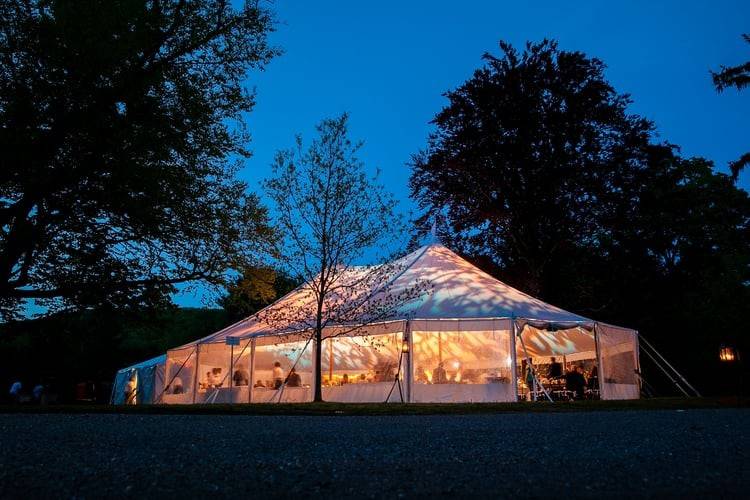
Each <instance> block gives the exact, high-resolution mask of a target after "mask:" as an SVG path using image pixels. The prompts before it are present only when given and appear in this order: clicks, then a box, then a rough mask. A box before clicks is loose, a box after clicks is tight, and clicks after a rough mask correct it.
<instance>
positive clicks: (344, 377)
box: [341, 373, 349, 385]
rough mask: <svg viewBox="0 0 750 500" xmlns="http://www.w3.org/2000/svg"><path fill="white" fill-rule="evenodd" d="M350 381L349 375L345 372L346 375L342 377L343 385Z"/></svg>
mask: <svg viewBox="0 0 750 500" xmlns="http://www.w3.org/2000/svg"><path fill="white" fill-rule="evenodd" d="M348 383H349V375H347V374H346V373H344V376H343V377H341V385H346V384H348Z"/></svg>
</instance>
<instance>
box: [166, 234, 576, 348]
mask: <svg viewBox="0 0 750 500" xmlns="http://www.w3.org/2000/svg"><path fill="white" fill-rule="evenodd" d="M395 265H396V266H397V268H398V269H399V270H400V272H398V273H397V274H396V275H395V276H394V277H392V278H391V283H390V284H389V285H388V286H389V290H388V292H387V293H388V294H390V295H392V296H395V295H397V294H398V293H399V292H400V291H404V290H409V289H413V287H414V283H416V282H417V281H418V280H424V281H423V282H427V283H429V285H430V289H429V290H428V291H426V292H424V293H422V294H421V295H420V296H419V297H417V298H415V299H413V300H410V301H408V302H405V303H403V304H401V305H400V306H399V307H398V308H396V310H395V311H391V314H390V315H389V316H388V317H385V318H381V321H395V320H406V319H469V318H471V319H477V318H510V317H516V318H525V319H533V320H541V321H548V322H566V323H567V322H575V323H589V322H591V320H589V319H588V318H585V317H583V316H579V315H577V314H573V313H571V312H568V311H565V310H563V309H560V308H559V307H555V306H553V305H551V304H547V303H546V302H544V301H541V300H539V299H536V298H534V297H531V296H530V295H527V294H525V293H523V292H521V291H519V290H516V289H515V288H513V287H510V286H508V285H506V284H505V283H503V282H502V281H500V280H497V279H495V278H493V277H492V276H490V275H489V274H487V273H485V272H483V271H481V270H480V269H478V268H477V267H475V266H473V265H472V264H470V263H469V262H468V261H466V260H464V259H462V258H461V257H459V256H458V255H457V254H455V253H454V252H452V251H451V250H449V249H448V248H446V247H445V246H443V245H440V244H437V243H435V244H431V245H426V246H423V247H421V248H419V249H418V250H416V251H414V252H412V253H410V254H408V255H406V256H405V257H402V258H401V259H398V260H397V261H395ZM365 269H368V268H366V267H358V268H353V269H352V270H351V271H350V273H351V274H352V275H353V276H354V277H355V278H356V276H357V275H358V274H357V273H362V272H363V270H365ZM378 293H379V292H378V290H372V291H369V292H367V295H370V296H371V297H372V299H368V300H374V299H376V298H377V297H378ZM313 306H314V304H313V302H312V297H311V293H310V292H309V289H308V288H307V287H306V285H302V286H300V287H299V288H297V289H295V290H294V291H292V292H291V293H289V294H287V295H286V296H284V297H282V298H281V299H279V300H278V301H276V302H275V303H274V304H272V305H270V306H269V307H268V308H266V309H271V308H272V309H275V310H281V309H284V308H295V309H296V310H297V311H300V312H301V313H302V314H303V315H309V318H313V317H314V307H313ZM297 325H299V323H297ZM299 329H300V328H299V326H295V325H293V324H286V325H284V324H279V325H274V327H273V328H270V327H269V325H268V324H267V323H265V322H263V321H261V320H259V319H258V317H257V315H254V316H250V317H249V318H246V319H244V320H242V321H240V322H238V323H235V324H234V325H231V326H229V327H227V328H225V329H223V330H221V331H219V332H216V333H214V334H212V335H209V336H208V337H205V338H203V339H200V340H198V341H196V342H192V343H190V344H186V345H184V346H181V347H180V348H186V347H189V346H193V345H195V344H196V343H202V342H224V339H225V338H226V337H241V338H248V337H252V336H261V335H272V334H279V333H283V332H291V331H296V330H299Z"/></svg>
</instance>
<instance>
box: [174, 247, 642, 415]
mask: <svg viewBox="0 0 750 500" xmlns="http://www.w3.org/2000/svg"><path fill="white" fill-rule="evenodd" d="M397 266H398V268H399V269H400V271H399V272H398V273H397V274H396V275H395V276H394V277H393V278H392V281H391V282H390V283H389V284H388V292H387V293H389V294H391V295H394V296H395V295H397V294H398V293H399V291H401V290H407V289H410V288H413V285H414V283H416V282H419V281H420V280H421V282H427V283H429V284H430V289H429V290H428V291H426V292H425V293H422V294H421V295H419V296H418V297H417V298H414V299H412V300H409V301H407V302H405V303H402V304H400V305H399V306H398V307H397V308H395V309H394V310H392V311H390V312H389V314H388V315H387V316H386V317H382V318H378V321H377V322H370V323H368V324H365V325H361V326H360V327H358V328H356V329H355V330H351V328H345V327H350V326H351V325H337V324H329V325H328V327H327V328H326V329H325V331H324V334H323V337H324V341H323V343H322V346H321V347H322V352H321V358H322V366H321V368H322V373H323V377H324V379H323V383H324V387H323V398H324V399H325V400H327V401H350V402H380V401H386V400H389V401H401V400H403V401H409V402H490V401H493V402H497V401H516V400H517V399H518V398H519V395H522V396H525V394H526V393H529V392H533V394H534V396H535V397H536V396H539V397H551V394H550V392H552V390H553V389H554V387H555V386H557V385H559V384H557V381H556V380H552V379H551V377H547V368H546V367H545V365H546V364H547V363H549V362H550V358H551V357H553V356H554V357H556V358H558V362H559V361H562V362H563V363H568V364H569V366H570V364H572V363H575V364H576V365H579V364H580V365H582V366H583V367H584V369H585V370H586V372H587V374H588V375H589V376H591V375H593V374H594V373H592V372H594V371H595V370H598V374H599V375H598V381H599V383H598V388H597V389H596V390H595V391H593V392H595V393H596V394H597V395H598V394H599V389H600V395H601V397H602V398H603V399H633V398H637V397H638V396H639V382H638V379H637V375H636V373H637V370H638V335H637V332H635V331H634V330H629V329H626V328H620V327H615V326H612V325H606V324H603V323H599V322H596V321H593V320H591V319H588V318H585V317H582V316H579V315H576V314H574V313H571V312H568V311H565V310H563V309H560V308H558V307H555V306H553V305H550V304H547V303H545V302H543V301H541V300H539V299H536V298H534V297H531V296H529V295H527V294H524V293H522V292H520V291H518V290H516V289H514V288H512V287H510V286H508V285H506V284H504V283H503V282H501V281H499V280H497V279H495V278H493V277H492V276H490V275H488V274H486V273H484V272H482V271H481V270H479V269H478V268H476V267H474V266H473V265H471V264H470V263H469V262H467V261H466V260H464V259H462V258H461V257H459V256H458V255H456V254H455V253H453V252H452V251H450V250H449V249H448V248H446V247H445V246H442V245H440V244H432V245H427V246H424V247H422V248H420V249H419V250H417V251H415V252H413V253H411V254H409V255H407V256H406V257H403V258H402V259H400V260H399V261H397ZM352 272H357V271H356V270H355V271H352ZM382 293H384V292H382V291H379V290H378V289H376V290H368V291H367V292H366V293H365V295H367V297H368V298H367V300H375V299H376V298H377V297H378V295H379V294H382ZM312 305H313V302H312V297H311V294H310V293H309V289H308V288H307V287H306V286H305V285H303V286H301V287H299V288H298V289H296V290H294V291H293V292H291V293H290V294H288V295H286V296H285V297H282V298H281V299H280V300H278V301H277V302H275V303H274V304H272V305H271V306H269V308H267V310H271V311H273V310H276V311H283V310H285V309H288V308H294V309H295V310H297V311H302V312H305V311H307V312H308V313H309V314H310V316H311V317H312V314H313V308H312ZM302 323H304V322H291V321H289V322H287V323H281V324H280V323H278V322H277V323H275V324H273V326H271V325H270V324H269V322H268V321H267V320H265V319H263V314H260V315H254V316H251V317H249V318H247V319H245V320H242V321H240V322H238V323H236V324H234V325H231V326H229V327H227V328H225V329H223V330H221V331H219V332H216V333H214V334H212V335H209V336H208V337H205V338H203V339H200V340H197V341H195V342H192V343H189V344H186V345H184V346H180V347H178V348H175V349H172V350H170V351H169V352H168V353H167V359H166V374H165V390H164V391H163V395H162V397H161V401H163V402H165V403H205V402H209V403H210V402H272V401H309V400H311V399H312V389H311V386H312V385H313V377H314V373H315V367H314V366H313V360H314V356H313V348H314V345H313V343H312V342H310V341H309V339H310V337H311V335H310V332H309V330H308V331H303V330H304V328H302V327H301V324H302ZM344 331H345V332H346V333H343V334H342V332H344ZM277 362H278V363H279V364H280V365H281V366H280V368H281V370H282V372H283V373H284V374H288V372H289V371H290V370H291V369H292V368H294V370H295V372H296V373H297V374H299V375H300V379H301V380H300V382H301V383H299V384H297V383H295V384H293V385H294V387H291V386H290V385H292V384H288V383H286V384H285V385H284V386H283V387H282V388H280V389H277V388H275V387H273V386H274V377H273V369H274V364H275V363H277ZM527 365H531V366H532V367H533V369H532V370H530V372H531V379H533V381H532V380H531V379H530V377H529V376H528V375H526V371H525V369H524V367H526V366H527ZM230 374H231V375H232V376H230ZM175 381H177V382H178V383H177V384H175ZM246 381H249V384H246ZM175 386H177V387H178V389H177V390H175ZM254 386H257V387H254ZM269 386H271V387H269Z"/></svg>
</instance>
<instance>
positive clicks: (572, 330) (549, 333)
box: [516, 323, 600, 401]
mask: <svg viewBox="0 0 750 500" xmlns="http://www.w3.org/2000/svg"><path fill="white" fill-rule="evenodd" d="M598 359H599V356H598V351H597V342H596V338H595V332H594V331H593V330H587V329H585V328H583V327H580V326H573V327H570V326H569V327H567V328H555V327H554V325H539V326H532V325H531V324H529V323H526V324H523V325H522V326H520V327H519V328H518V329H517V338H516V374H517V377H518V399H519V400H520V401H573V400H582V399H599V398H600V391H599V362H598Z"/></svg>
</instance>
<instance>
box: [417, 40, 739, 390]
mask: <svg viewBox="0 0 750 500" xmlns="http://www.w3.org/2000/svg"><path fill="white" fill-rule="evenodd" d="M501 50H502V53H501V54H500V55H499V56H493V55H490V54H487V55H485V58H484V59H485V65H484V66H483V67H482V68H481V69H479V70H477V71H476V72H475V73H474V75H473V77H472V78H471V79H469V80H468V81H466V82H465V83H464V84H463V85H461V86H460V87H459V88H457V89H455V90H452V91H450V92H448V93H447V94H446V97H447V98H448V100H449V104H448V105H447V106H446V107H445V108H444V109H443V110H442V111H440V113H438V114H437V115H436V117H435V119H434V122H433V123H434V124H435V126H436V131H435V132H434V133H433V134H432V135H431V137H430V140H429V144H428V147H427V148H426V149H425V150H424V151H422V152H420V153H419V154H417V155H415V156H414V159H413V173H412V177H411V189H412V195H413V197H414V198H415V199H416V200H417V202H418V203H419V206H420V208H421V209H423V211H424V212H423V213H424V215H423V216H422V220H421V221H420V222H421V224H420V226H421V227H428V224H427V223H428V221H429V220H431V219H433V220H434V219H437V220H439V221H440V222H441V226H440V228H441V229H442V232H441V237H442V239H443V240H444V241H445V242H446V243H448V244H449V245H451V246H452V247H453V248H455V249H458V250H459V251H461V252H462V253H463V254H464V255H465V256H467V257H468V258H469V259H470V260H473V261H474V262H475V263H476V264H478V265H479V266H480V267H482V268H484V269H485V270H486V271H488V272H490V273H491V274H494V275H495V276H497V277H499V278H500V279H503V280H505V281H506V282H508V283H509V284H511V285H513V286H515V287H517V288H519V289H521V290H524V291H527V292H529V293H531V294H534V295H537V296H539V297H541V298H542V299H544V300H545V301H548V302H550V303H553V304H556V305H559V306H562V307H564V308H566V309H569V310H571V311H575V312H578V313H580V314H583V315H586V316H589V317H591V318H595V319H598V320H602V321H607V322H611V323H614V324H619V325H626V326H629V327H633V328H637V329H638V330H640V332H641V333H642V334H643V335H644V336H645V337H646V338H647V339H650V340H651V341H652V342H653V343H654V344H656V346H657V347H658V348H659V349H660V350H661V351H662V352H663V353H664V354H665V355H667V356H668V358H669V359H671V360H673V361H674V362H675V364H676V365H677V366H678V367H679V369H681V370H682V371H683V372H685V374H686V375H687V376H688V377H689V378H690V379H692V380H694V381H695V382H696V383H697V384H698V385H699V387H700V388H701V389H702V390H703V391H705V392H707V393H711V392H716V391H723V390H726V389H727V388H728V387H731V388H733V387H735V384H736V382H735V381H733V380H731V377H726V376H722V372H721V367H720V366H719V359H718V352H719V349H720V346H721V344H722V343H726V344H728V345H731V346H734V347H739V348H740V350H745V348H746V347H747V345H748V344H747V340H746V339H747V333H746V332H745V331H744V326H743V325H744V322H745V318H747V317H748V313H750V287H749V286H748V285H749V284H750V245H749V243H750V225H749V222H750V199H749V198H748V194H747V192H746V191H744V190H742V189H740V188H738V187H737V186H735V184H734V180H733V178H732V177H730V176H729V175H725V174H723V173H720V172H719V171H717V170H716V169H715V168H714V165H713V164H712V163H711V162H710V161H709V160H706V159H703V158H683V157H682V156H681V155H680V154H679V148H678V147H677V146H675V145H672V144H668V143H665V142H656V140H655V133H654V130H655V126H654V124H653V123H651V122H649V121H648V120H646V119H644V118H642V117H639V116H636V115H633V114H629V113H628V110H627V106H628V104H629V103H630V99H629V97H628V96H626V95H622V94H618V93H617V92H616V90H615V89H614V88H613V87H612V86H611V85H610V84H609V83H608V82H607V81H606V79H605V77H604V69H605V66H604V64H603V63H602V62H601V61H599V60H597V59H592V58H589V57H587V56H585V55H584V54H581V53H579V52H565V51H562V50H559V49H558V48H557V45H556V44H555V43H554V42H547V41H545V42H542V43H539V44H529V45H528V46H527V47H526V50H525V51H523V52H522V53H519V52H518V51H517V50H516V49H514V48H513V47H510V46H509V45H507V44H501ZM736 173H737V172H736V171H735V172H734V174H736ZM643 363H644V368H645V369H646V370H647V369H648V362H647V360H645V361H644V362H643ZM647 376H648V377H654V378H658V375H657V374H652V373H647Z"/></svg>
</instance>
